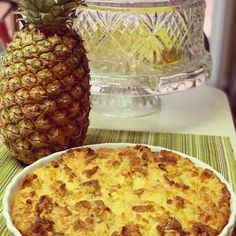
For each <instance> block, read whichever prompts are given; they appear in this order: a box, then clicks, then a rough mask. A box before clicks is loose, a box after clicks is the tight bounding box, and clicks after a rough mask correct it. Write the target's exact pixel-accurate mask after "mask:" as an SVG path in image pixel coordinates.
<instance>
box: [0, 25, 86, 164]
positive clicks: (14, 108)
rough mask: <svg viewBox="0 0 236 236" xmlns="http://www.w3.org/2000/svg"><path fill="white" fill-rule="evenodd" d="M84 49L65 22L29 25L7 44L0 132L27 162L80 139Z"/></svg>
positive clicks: (83, 128)
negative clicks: (53, 25) (60, 24)
mask: <svg viewBox="0 0 236 236" xmlns="http://www.w3.org/2000/svg"><path fill="white" fill-rule="evenodd" d="M89 79H90V78H89V68H88V60H87V56H86V51H85V49H84V46H83V42H82V40H81V39H80V37H79V36H78V35H77V34H76V33H75V32H74V31H73V30H72V29H70V28H68V27H67V26H61V27H48V28H47V27H43V28H40V27H38V26H36V25H34V24H28V25H26V26H25V27H24V29H23V30H22V31H19V32H17V33H16V34H15V36H14V38H13V41H12V42H11V43H10V44H9V45H8V47H7V53H6V55H5V58H4V59H3V64H2V69H1V71H0V88H1V89H0V133H1V135H2V139H3V141H4V143H5V144H6V146H7V147H8V148H9V150H10V151H11V152H12V153H13V155H14V156H15V157H16V158H17V159H18V160H21V161H22V162H24V163H26V164H30V163H32V162H34V161H36V160H37V159H39V158H42V157H44V156H46V155H48V154H51V153H53V152H55V151H59V150H63V149H66V148H69V147H74V146H79V145H81V144H82V143H83V140H84V138H85V135H86V131H87V128H88V125H89V118H88V116H89V111H90V92H89V88H90V85H89Z"/></svg>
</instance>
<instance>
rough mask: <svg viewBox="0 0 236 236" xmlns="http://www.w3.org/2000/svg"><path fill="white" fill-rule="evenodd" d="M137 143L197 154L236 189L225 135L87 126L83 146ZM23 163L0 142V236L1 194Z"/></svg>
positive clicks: (0, 227)
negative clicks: (117, 129) (119, 129)
mask: <svg viewBox="0 0 236 236" xmlns="http://www.w3.org/2000/svg"><path fill="white" fill-rule="evenodd" d="M97 143H139V144H149V145H154V146H161V147H165V148H169V149H173V150H176V151H180V152H183V153H186V154H188V155H190V156H193V157H196V158H198V159H200V160H202V161H204V162H206V163H208V164H209V165H211V166H212V167H213V168H215V169H216V170H217V171H219V172H220V173H222V174H223V175H224V176H225V178H226V179H227V180H228V181H229V182H230V183H231V184H232V185H233V187H234V189H235V190H236V161H235V159H234V154H233V149H232V146H231V144H230V140H229V138H228V137H218V136H205V135H192V134H167V133H151V132H133V131H115V130H100V129H89V130H88V133H87V138H86V140H85V142H84V144H85V145H88V144H97ZM23 168H24V166H23V165H22V164H20V162H18V161H16V160H15V159H14V158H12V157H11V155H10V154H9V152H8V151H7V150H6V148H5V146H4V145H3V144H2V143H0V235H1V236H6V235H8V233H7V229H6V227H5V222H4V219H3V217H2V197H3V194H4V190H5V188H6V186H7V185H8V184H9V182H10V181H11V179H12V178H13V176H14V175H15V174H16V173H18V172H19V171H20V170H22V169H23Z"/></svg>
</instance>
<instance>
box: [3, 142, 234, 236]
mask: <svg viewBox="0 0 236 236" xmlns="http://www.w3.org/2000/svg"><path fill="white" fill-rule="evenodd" d="M136 145H143V146H147V147H149V148H150V149H151V150H152V151H155V152H157V151H161V150H167V151H172V152H174V153H176V154H178V155H180V156H182V157H183V158H187V159H189V160H191V161H192V162H193V163H194V165H196V166H197V167H200V168H203V169H209V170H211V171H213V173H214V174H215V175H216V176H217V177H218V178H219V179H220V180H221V182H222V183H224V184H225V185H226V187H227V189H228V191H229V192H230V195H231V200H230V217H229V221H228V223H227V225H226V226H225V227H224V229H223V230H222V232H221V233H220V234H219V235H218V236H228V235H231V234H232V231H233V229H234V226H235V221H236V194H235V192H234V190H233V187H231V185H230V184H229V182H228V181H227V180H226V179H225V177H224V176H223V175H222V174H221V173H219V172H218V171H217V170H215V169H214V168H213V167H211V166H210V165H209V164H207V163H205V162H203V161H201V160H199V159H197V158H195V157H192V156H189V155H187V154H185V153H182V152H179V151H175V150H173V149H168V148H164V147H160V146H153V145H148V144H134V143H100V144H90V145H84V146H80V147H74V148H69V149H66V150H63V151H59V152H55V153H52V154H50V155H48V156H46V157H44V158H41V159H39V160H37V161H36V162H34V163H32V164H31V165H29V166H27V167H25V168H24V169H23V170H22V171H20V172H19V173H18V174H16V175H15V176H14V177H13V178H12V180H11V182H10V183H9V184H8V186H7V187H6V190H5V193H4V196H3V199H2V204H3V211H2V214H3V217H4V219H5V223H6V226H7V229H8V231H9V233H10V234H12V235H14V236H22V234H21V233H20V232H19V231H18V230H17V228H16V227H15V226H14V224H13V222H12V219H11V204H12V201H13V199H14V196H15V194H16V192H17V191H18V190H19V189H20V187H21V183H22V182H23V179H24V177H25V176H26V174H28V173H29V172H32V171H34V170H35V169H38V168H40V167H42V166H44V165H45V164H47V163H49V162H51V161H52V160H56V159H58V158H60V156H61V155H62V154H63V153H66V152H67V151H68V150H72V149H79V148H84V147H90V148H92V149H98V148H122V147H129V146H131V147H134V146H136ZM13 192H14V194H12V193H13Z"/></svg>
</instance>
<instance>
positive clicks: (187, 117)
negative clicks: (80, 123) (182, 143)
mask: <svg viewBox="0 0 236 236" xmlns="http://www.w3.org/2000/svg"><path fill="white" fill-rule="evenodd" d="M161 100H162V105H161V110H160V111H158V112H157V113H153V114H152V115H149V116H145V117H138V118H120V117H112V116H105V115H103V114H101V113H97V112H94V111H93V110H92V111H91V113H90V127H91V128H99V129H115V130H132V131H152V132H170V133H188V134H202V135H217V136H227V137H230V140H231V144H232V147H233V148H234V153H236V134H235V128H234V124H233V119H232V114H231V111H230V107H229V102H228V99H227V96H226V94H225V93H224V92H222V91H221V90H218V89H216V88H213V87H209V86H208V85H202V86H199V87H197V88H194V89H190V90H187V91H184V92H181V93H175V94H171V95H166V96H162V97H161Z"/></svg>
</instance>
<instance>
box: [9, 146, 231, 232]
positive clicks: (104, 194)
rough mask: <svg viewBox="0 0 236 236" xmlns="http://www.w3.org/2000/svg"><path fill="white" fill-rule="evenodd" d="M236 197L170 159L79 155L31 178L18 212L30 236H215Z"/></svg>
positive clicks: (136, 151) (137, 151)
mask: <svg viewBox="0 0 236 236" xmlns="http://www.w3.org/2000/svg"><path fill="white" fill-rule="evenodd" d="M229 215H230V194H229V192H228V190H227V188H226V186H225V185H224V184H223V183H222V182H221V181H220V180H219V178H218V177H216V175H215V174H214V173H213V172H212V171H210V170H204V169H201V168H198V167H196V166H195V165H194V164H193V163H192V162H191V161H190V160H189V159H185V158H183V157H181V156H179V155H177V154H175V153H173V152H170V151H160V152H152V151H151V150H150V149H149V148H148V147H145V146H141V145H137V146H136V147H126V148H113V149H112V148H100V149H97V150H92V149H90V148H79V149H74V150H69V151H68V152H67V153H65V154H63V155H62V156H61V157H60V158H59V159H58V160H55V161H53V162H51V163H49V164H47V165H46V166H44V167H41V168H39V169H36V170H35V171H34V172H33V173H30V174H28V175H27V176H26V177H25V179H24V181H23V183H22V186H21V189H20V190H19V192H18V193H17V195H16V198H15V202H14V204H13V208H12V218H13V222H14V225H15V226H16V227H17V228H18V229H19V231H20V232H21V233H22V235H23V236H163V235H164V236H165V235H166V236H175V235H176V236H203V235H205V236H216V235H218V234H219V233H220V232H221V231H222V229H223V228H224V226H225V225H226V224H227V222H228V218H229Z"/></svg>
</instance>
